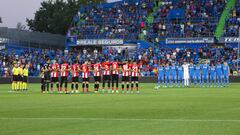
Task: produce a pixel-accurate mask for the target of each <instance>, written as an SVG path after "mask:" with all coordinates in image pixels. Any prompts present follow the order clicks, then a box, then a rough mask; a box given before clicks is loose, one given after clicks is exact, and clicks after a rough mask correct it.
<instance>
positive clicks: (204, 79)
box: [201, 61, 209, 87]
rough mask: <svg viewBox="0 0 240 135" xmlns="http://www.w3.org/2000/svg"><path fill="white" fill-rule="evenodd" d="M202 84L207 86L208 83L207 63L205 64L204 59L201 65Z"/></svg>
mask: <svg viewBox="0 0 240 135" xmlns="http://www.w3.org/2000/svg"><path fill="white" fill-rule="evenodd" d="M201 69H202V86H203V87H204V86H208V85H209V84H208V83H209V79H208V77H209V65H208V64H207V61H204V64H203V65H202V68H201Z"/></svg>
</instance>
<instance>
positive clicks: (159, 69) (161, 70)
mask: <svg viewBox="0 0 240 135" xmlns="http://www.w3.org/2000/svg"><path fill="white" fill-rule="evenodd" d="M158 76H164V67H163V66H159V67H158Z"/></svg>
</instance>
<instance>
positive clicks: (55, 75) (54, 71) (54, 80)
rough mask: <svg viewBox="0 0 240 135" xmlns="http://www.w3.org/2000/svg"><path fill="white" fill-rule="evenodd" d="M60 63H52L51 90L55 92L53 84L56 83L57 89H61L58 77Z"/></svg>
mask: <svg viewBox="0 0 240 135" xmlns="http://www.w3.org/2000/svg"><path fill="white" fill-rule="evenodd" d="M58 72H59V65H58V63H56V62H54V63H53V64H52V65H51V88H50V90H51V92H53V84H54V83H56V86H57V90H58V91H59V79H58Z"/></svg>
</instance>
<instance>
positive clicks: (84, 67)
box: [81, 64, 89, 78]
mask: <svg viewBox="0 0 240 135" xmlns="http://www.w3.org/2000/svg"><path fill="white" fill-rule="evenodd" d="M81 70H82V78H88V77H89V69H88V65H86V64H83V65H82V66H81Z"/></svg>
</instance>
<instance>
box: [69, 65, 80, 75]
mask: <svg viewBox="0 0 240 135" xmlns="http://www.w3.org/2000/svg"><path fill="white" fill-rule="evenodd" d="M71 68H72V77H78V75H79V71H78V70H79V65H78V64H77V63H76V64H73V65H72V67H71Z"/></svg>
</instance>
